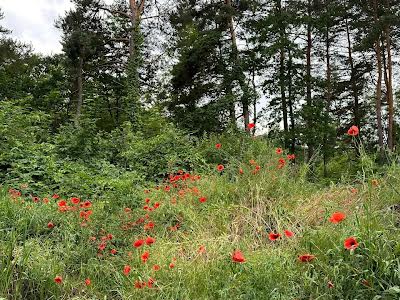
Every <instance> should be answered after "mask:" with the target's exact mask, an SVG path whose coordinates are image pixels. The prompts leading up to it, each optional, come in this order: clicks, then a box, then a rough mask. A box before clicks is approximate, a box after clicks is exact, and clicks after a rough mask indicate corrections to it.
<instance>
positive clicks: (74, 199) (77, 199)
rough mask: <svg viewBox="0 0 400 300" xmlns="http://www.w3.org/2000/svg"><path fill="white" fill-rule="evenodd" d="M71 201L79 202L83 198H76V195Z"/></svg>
mask: <svg viewBox="0 0 400 300" xmlns="http://www.w3.org/2000/svg"><path fill="white" fill-rule="evenodd" d="M71 202H72V203H73V204H79V202H81V199H79V198H76V197H72V198H71Z"/></svg>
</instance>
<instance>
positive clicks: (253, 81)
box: [251, 64, 257, 135]
mask: <svg viewBox="0 0 400 300" xmlns="http://www.w3.org/2000/svg"><path fill="white" fill-rule="evenodd" d="M251 83H252V86H253V95H254V98H253V124H256V122H257V91H256V67H255V65H254V64H253V68H252V78H251ZM252 133H253V135H255V133H256V128H255V127H254V128H253V132H252Z"/></svg>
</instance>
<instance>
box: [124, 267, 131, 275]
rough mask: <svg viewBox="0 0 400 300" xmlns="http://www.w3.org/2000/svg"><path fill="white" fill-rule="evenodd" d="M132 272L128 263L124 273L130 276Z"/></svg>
mask: <svg viewBox="0 0 400 300" xmlns="http://www.w3.org/2000/svg"><path fill="white" fill-rule="evenodd" d="M130 272H131V267H130V266H128V265H126V266H125V267H124V275H125V276H128V275H129V273H130Z"/></svg>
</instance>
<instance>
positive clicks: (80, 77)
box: [75, 55, 83, 123]
mask: <svg viewBox="0 0 400 300" xmlns="http://www.w3.org/2000/svg"><path fill="white" fill-rule="evenodd" d="M77 83H78V99H77V105H76V116H75V121H76V123H79V118H80V116H81V112H82V104H83V57H82V55H80V56H79V65H78V78H77Z"/></svg>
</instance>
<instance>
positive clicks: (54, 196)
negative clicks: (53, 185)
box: [51, 194, 60, 199]
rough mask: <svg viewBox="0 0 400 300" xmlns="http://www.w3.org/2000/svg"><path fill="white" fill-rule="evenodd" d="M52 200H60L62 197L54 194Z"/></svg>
mask: <svg viewBox="0 0 400 300" xmlns="http://www.w3.org/2000/svg"><path fill="white" fill-rule="evenodd" d="M51 198H53V199H58V198H60V196H59V195H57V194H54V195H53V196H52V197H51Z"/></svg>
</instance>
